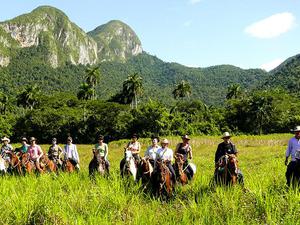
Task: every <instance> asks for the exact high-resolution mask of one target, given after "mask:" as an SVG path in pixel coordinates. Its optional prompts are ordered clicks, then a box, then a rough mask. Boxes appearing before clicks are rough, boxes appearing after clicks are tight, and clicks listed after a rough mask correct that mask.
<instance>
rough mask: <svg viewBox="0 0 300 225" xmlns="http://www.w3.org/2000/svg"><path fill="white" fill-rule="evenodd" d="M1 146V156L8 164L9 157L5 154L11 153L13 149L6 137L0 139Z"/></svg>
mask: <svg viewBox="0 0 300 225" xmlns="http://www.w3.org/2000/svg"><path fill="white" fill-rule="evenodd" d="M1 141H2V143H3V145H2V146H1V150H0V151H1V155H2V157H3V159H4V160H6V161H8V162H10V156H9V155H8V154H7V153H12V152H13V150H14V148H13V147H12V146H11V145H10V144H9V143H10V139H9V138H7V137H4V138H2V139H1Z"/></svg>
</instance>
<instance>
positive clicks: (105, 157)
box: [104, 144, 108, 160]
mask: <svg viewBox="0 0 300 225" xmlns="http://www.w3.org/2000/svg"><path fill="white" fill-rule="evenodd" d="M107 156H108V145H107V144H105V152H104V159H105V160H107Z"/></svg>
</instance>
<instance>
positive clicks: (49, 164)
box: [40, 154, 57, 172]
mask: <svg viewBox="0 0 300 225" xmlns="http://www.w3.org/2000/svg"><path fill="white" fill-rule="evenodd" d="M40 165H41V168H42V169H43V171H44V172H57V165H56V163H55V162H54V161H53V160H50V159H49V157H48V156H47V155H45V154H44V155H43V156H42V157H41V158H40Z"/></svg>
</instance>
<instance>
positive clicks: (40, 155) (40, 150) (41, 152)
mask: <svg viewBox="0 0 300 225" xmlns="http://www.w3.org/2000/svg"><path fill="white" fill-rule="evenodd" d="M38 148H39V152H40V154H39V156H38V160H40V158H41V157H42V156H43V155H44V152H43V150H42V149H41V147H40V146H39V147H38Z"/></svg>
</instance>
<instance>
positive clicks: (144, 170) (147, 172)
mask: <svg viewBox="0 0 300 225" xmlns="http://www.w3.org/2000/svg"><path fill="white" fill-rule="evenodd" d="M140 171H141V176H140V178H141V179H142V185H143V186H144V189H146V188H148V187H149V184H151V176H152V173H153V166H152V164H151V163H150V159H149V158H148V157H144V158H142V159H141V164H140Z"/></svg>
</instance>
